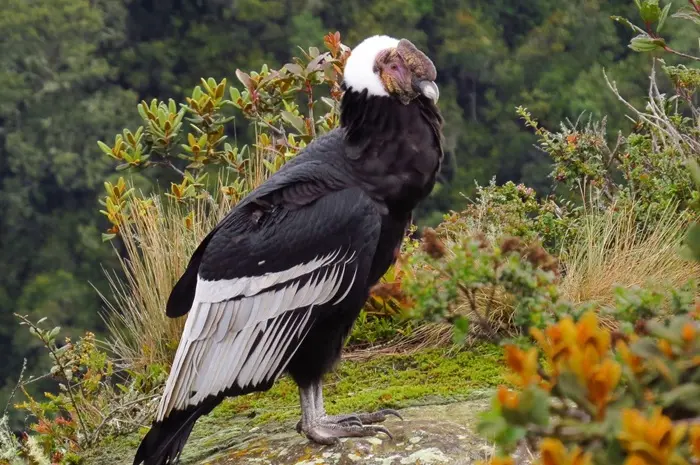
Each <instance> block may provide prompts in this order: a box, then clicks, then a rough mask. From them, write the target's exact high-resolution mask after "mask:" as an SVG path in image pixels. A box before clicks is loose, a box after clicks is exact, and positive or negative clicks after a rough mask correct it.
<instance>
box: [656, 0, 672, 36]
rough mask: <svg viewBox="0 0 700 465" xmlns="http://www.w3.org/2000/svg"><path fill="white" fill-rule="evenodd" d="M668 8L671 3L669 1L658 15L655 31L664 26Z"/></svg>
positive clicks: (659, 30)
mask: <svg viewBox="0 0 700 465" xmlns="http://www.w3.org/2000/svg"><path fill="white" fill-rule="evenodd" d="M670 9H671V4H670V3H669V4H668V5H666V6H665V7H664V9H663V10H662V11H661V16H660V17H659V24H658V25H657V26H656V32H661V29H662V28H663V27H664V23H665V22H666V18H668V12H669V10H670Z"/></svg>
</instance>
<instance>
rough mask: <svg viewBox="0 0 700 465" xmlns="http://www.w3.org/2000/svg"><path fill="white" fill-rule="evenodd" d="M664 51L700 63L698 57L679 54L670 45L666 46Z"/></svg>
mask: <svg viewBox="0 0 700 465" xmlns="http://www.w3.org/2000/svg"><path fill="white" fill-rule="evenodd" d="M664 50H666V51H667V52H669V53H673V54H674V55H678V56H680V57H683V58H688V59H689V60H695V61H700V57H696V56H693V55H688V54H687V53H683V52H679V51H678V50H674V49H672V48H671V47H669V46H668V45H665V46H664Z"/></svg>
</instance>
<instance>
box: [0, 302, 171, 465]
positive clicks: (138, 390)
mask: <svg viewBox="0 0 700 465" xmlns="http://www.w3.org/2000/svg"><path fill="white" fill-rule="evenodd" d="M18 318H19V319H20V320H21V324H22V325H25V326H27V327H28V328H29V331H30V332H31V334H32V335H34V336H35V337H36V338H37V339H38V340H39V341H40V342H41V344H42V345H43V347H44V349H46V350H47V351H48V354H49V356H50V358H51V360H52V367H51V370H50V372H49V374H48V375H47V376H50V377H51V378H53V379H54V380H56V381H57V383H58V391H57V392H56V393H50V392H46V393H44V396H45V399H42V400H37V399H35V398H33V397H32V396H31V395H30V394H29V393H28V392H27V390H26V389H25V387H26V385H27V384H29V383H31V382H33V381H35V379H32V378H30V379H29V380H27V381H21V382H20V385H19V386H20V389H21V390H22V392H23V394H24V396H25V397H26V400H25V401H23V402H20V403H18V404H16V405H15V408H17V409H19V410H24V411H26V412H27V413H28V414H29V417H30V418H32V420H33V421H34V422H33V423H32V424H31V425H30V426H29V428H30V429H31V430H32V431H33V432H34V433H35V434H34V435H31V436H26V435H25V436H24V438H23V440H22V441H21V442H20V441H16V440H13V439H12V438H11V437H10V436H9V434H11V433H9V432H5V431H6V430H4V429H1V428H0V444H2V446H3V451H5V450H7V452H3V454H9V453H10V452H11V451H12V450H13V449H14V452H15V453H16V454H17V455H18V456H19V457H24V458H27V459H30V460H32V461H34V462H36V463H49V462H48V460H46V458H45V457H50V460H51V463H67V464H68V463H78V462H79V457H80V456H79V454H80V452H81V451H83V450H84V449H85V448H87V447H90V446H93V445H94V444H96V443H97V442H99V441H100V440H101V439H103V438H104V437H106V436H109V435H115V434H121V433H126V432H130V431H133V430H136V429H137V428H138V427H140V425H141V424H142V423H143V422H144V421H145V420H146V419H147V418H150V416H151V415H152V414H153V413H154V411H155V407H156V404H155V402H154V399H155V397H156V396H155V395H154V394H153V386H158V385H160V384H162V383H163V382H164V378H165V375H166V372H165V370H163V369H159V370H158V369H152V370H151V371H150V372H147V374H145V375H144V374H141V373H133V372H131V373H115V370H114V364H113V362H112V361H111V360H110V358H109V356H108V354H107V353H106V352H105V351H103V350H100V349H99V348H98V346H97V342H96V341H95V336H94V334H92V333H86V334H85V335H84V336H82V337H81V338H79V339H78V340H77V341H75V342H73V341H71V340H70V339H68V338H66V339H65V341H64V343H62V344H61V343H60V342H59V341H58V335H59V333H60V328H59V327H55V328H52V329H45V328H44V320H45V319H42V320H39V321H37V322H32V321H30V320H29V319H27V318H26V317H24V316H20V315H18ZM8 460H9V459H8Z"/></svg>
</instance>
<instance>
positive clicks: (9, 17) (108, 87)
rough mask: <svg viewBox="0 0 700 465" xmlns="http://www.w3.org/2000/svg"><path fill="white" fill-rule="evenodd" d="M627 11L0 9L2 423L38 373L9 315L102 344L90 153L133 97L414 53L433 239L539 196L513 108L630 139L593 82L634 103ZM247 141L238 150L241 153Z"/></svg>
mask: <svg viewBox="0 0 700 465" xmlns="http://www.w3.org/2000/svg"><path fill="white" fill-rule="evenodd" d="M679 2H680V0H679ZM680 3H683V2H680ZM633 8H634V5H633V4H632V3H631V2H629V1H628V0H613V1H604V0H576V1H569V2H562V1H559V0H531V1H528V2H522V1H520V0H493V1H489V2H487V1H476V0H432V1H431V0H391V1H389V0H334V1H325V0H269V1H264V0H0V37H2V40H0V276H1V278H0V408H1V407H2V406H4V404H5V402H4V401H5V399H7V397H8V395H9V393H10V391H11V390H12V388H13V386H14V385H15V383H16V381H17V377H18V375H19V373H20V370H21V367H22V363H23V359H24V358H26V359H28V362H29V363H28V365H29V366H30V367H32V372H34V373H39V372H41V371H42V369H45V368H46V367H47V366H48V364H49V361H48V360H43V361H42V362H39V358H40V355H41V354H42V352H41V351H42V350H43V348H41V347H40V346H39V342H38V341H36V340H35V339H34V338H32V337H31V335H30V334H28V333H27V332H26V331H18V324H17V320H16V319H15V317H14V316H13V312H17V313H21V314H27V315H29V316H30V318H32V319H37V318H39V317H44V316H46V317H49V319H50V321H51V322H52V323H53V324H56V325H61V326H62V327H63V328H64V330H67V333H68V334H74V335H77V334H80V333H82V332H83V331H84V330H86V329H91V330H94V331H96V332H97V333H98V334H99V333H100V331H101V330H103V327H102V322H101V320H100V317H99V311H100V308H101V302H100V299H99V297H98V294H97V292H96V290H95V288H97V289H98V290H102V291H106V289H107V286H106V279H105V274H104V269H107V270H111V269H114V268H117V266H116V259H115V254H114V251H113V245H111V244H110V243H103V242H102V241H101V237H100V233H101V231H103V230H104V229H105V226H106V220H104V218H103V217H102V215H100V214H99V212H98V210H99V205H98V197H99V196H100V194H101V193H102V189H103V187H102V184H103V181H104V180H105V179H110V176H114V175H115V174H114V165H113V164H110V161H109V160H108V158H107V157H105V156H104V155H103V154H102V153H101V152H100V150H99V148H98V146H97V144H96V141H97V140H108V139H109V140H111V138H112V137H113V135H114V134H115V133H118V132H119V131H120V130H121V129H122V128H124V127H135V126H136V125H137V123H138V118H139V117H138V113H137V112H136V105H137V103H138V102H139V101H140V100H141V99H145V100H150V99H151V98H159V99H164V100H167V99H168V98H173V99H175V100H182V99H183V98H184V94H185V92H189V90H190V89H191V88H192V87H193V86H194V85H196V84H197V83H198V82H199V79H200V77H208V76H211V77H214V78H215V79H217V80H218V79H221V78H224V77H227V78H228V79H229V81H230V82H234V81H235V70H236V69H237V68H240V69H242V70H249V69H259V67H260V66H261V65H262V64H263V63H268V64H269V65H270V66H271V67H278V66H281V65H283V64H284V63H286V62H287V61H288V60H289V58H290V57H291V56H292V54H294V53H296V52H297V50H296V46H297V45H301V46H303V47H308V46H311V45H317V46H321V45H322V38H323V36H324V34H326V33H327V32H329V31H336V30H337V31H340V33H341V35H342V40H343V42H344V43H345V44H347V45H349V46H350V47H352V46H354V45H355V44H357V43H358V41H360V40H361V39H363V38H365V37H366V36H368V35H370V34H377V33H384V34H390V35H393V36H396V37H406V38H409V39H410V40H411V41H413V42H414V43H415V44H416V45H417V46H418V47H419V48H421V49H422V50H424V51H425V52H426V53H427V54H428V55H429V56H430V57H431V58H432V59H433V60H434V62H435V64H436V66H437V68H438V72H439V76H438V84H439V86H440V89H441V98H440V105H441V108H442V110H443V112H444V114H445V117H446V121H447V127H446V136H447V145H446V147H447V150H448V151H449V153H450V155H451V163H450V165H449V166H448V169H449V171H450V173H451V174H452V176H451V180H450V182H449V183H448V184H446V185H443V186H441V187H440V189H439V190H438V191H437V192H436V193H435V195H434V196H433V197H432V198H431V199H430V200H429V201H428V202H427V203H426V204H425V205H424V206H423V207H422V210H421V216H420V220H421V221H422V222H424V223H435V222H436V221H437V220H438V219H439V218H440V217H441V214H442V213H444V212H446V211H448V210H449V209H460V208H462V207H463V206H464V205H465V204H466V202H467V200H466V198H465V197H464V196H465V195H466V196H468V195H469V194H470V193H472V192H473V191H474V188H475V182H478V183H480V184H485V183H487V182H488V181H489V180H490V179H491V178H492V177H494V176H495V177H496V179H497V181H498V182H499V183H501V182H504V181H507V180H513V181H518V182H524V183H526V184H527V185H529V186H532V187H534V188H536V189H537V191H538V193H539V194H546V193H547V192H548V189H549V186H550V180H549V179H548V178H547V174H548V172H549V171H550V169H549V168H550V166H549V161H548V160H547V157H546V155H545V154H542V153H540V152H539V151H538V150H537V149H535V148H534V147H533V143H534V142H535V138H534V135H533V134H532V131H531V130H528V129H526V128H525V127H524V125H523V124H522V122H521V121H519V120H518V117H517V115H516V113H515V107H516V106H517V105H523V106H526V107H527V108H528V109H529V110H530V111H531V112H532V113H533V114H534V115H535V116H536V117H537V118H538V119H539V120H540V121H541V122H542V123H543V124H544V125H545V126H548V127H550V128H556V127H557V126H558V125H559V122H560V121H562V120H565V119H566V118H570V119H573V120H575V119H576V118H577V117H579V116H580V115H581V114H582V112H583V111H584V110H585V111H586V113H585V114H584V117H585V118H588V117H589V115H590V116H592V117H593V118H594V119H599V118H601V117H603V116H604V115H607V118H608V128H609V133H610V135H611V137H612V136H614V134H615V133H616V132H617V131H618V130H625V131H629V129H630V123H629V121H628V120H627V119H626V118H625V117H624V107H623V106H622V104H620V103H619V102H618V101H617V100H616V98H615V96H614V95H613V93H612V92H610V91H609V90H608V88H607V86H606V84H605V81H604V78H603V69H605V70H606V72H607V73H608V75H609V76H610V77H611V79H613V80H615V81H617V82H618V86H619V89H620V91H621V93H622V95H627V96H629V95H635V96H640V97H642V96H643V95H645V91H644V88H645V87H646V86H647V85H648V82H647V79H646V76H645V75H644V73H640V72H639V70H640V69H645V68H646V67H647V66H646V64H647V63H648V62H649V60H650V57H649V56H648V55H640V54H636V53H634V52H632V51H631V50H629V49H628V48H627V47H626V44H627V43H628V38H629V37H630V35H631V33H630V31H629V30H628V29H625V28H623V26H620V25H618V24H616V23H615V22H613V21H612V20H611V19H610V15H612V14H619V15H623V16H629V17H634V16H635V14H636V13H635V11H633ZM672 35H673V38H674V39H675V40H676V41H677V43H678V42H681V43H683V42H686V43H689V41H690V37H692V36H691V35H690V34H689V35H688V39H687V40H684V36H683V35H684V31H683V30H682V29H680V30H674V31H673V32H672ZM679 48H683V47H682V46H679ZM242 127H243V130H242V131H241V132H239V133H237V134H236V137H237V139H238V141H240V142H247V141H249V140H250V137H251V135H250V134H246V133H245V125H242ZM138 176H141V175H138ZM146 176H147V177H140V178H137V179H135V182H136V183H137V185H138V186H140V187H141V188H142V189H144V190H152V189H158V186H167V185H168V182H169V180H170V178H169V176H170V174H169V173H168V172H166V171H158V170H149V172H148V174H147V175H146ZM93 286H94V287H93ZM44 362H45V363H44Z"/></svg>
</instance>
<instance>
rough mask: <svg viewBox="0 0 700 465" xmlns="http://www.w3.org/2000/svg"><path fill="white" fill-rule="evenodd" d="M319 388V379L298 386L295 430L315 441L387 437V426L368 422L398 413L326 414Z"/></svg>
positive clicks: (321, 442)
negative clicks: (297, 420)
mask: <svg viewBox="0 0 700 465" xmlns="http://www.w3.org/2000/svg"><path fill="white" fill-rule="evenodd" d="M322 390H323V389H322V383H321V381H318V382H317V383H314V384H312V385H310V386H308V387H305V388H300V389H299V392H300V397H301V421H300V422H299V424H297V430H301V431H302V432H303V433H304V434H305V435H306V437H308V438H309V439H311V440H312V441H314V442H317V443H319V444H335V443H337V442H338V439H339V438H347V437H365V436H374V435H376V434H377V433H384V434H386V435H387V436H389V437H391V433H390V432H389V430H388V429H386V428H385V427H383V426H375V425H372V424H370V423H375V422H379V421H384V419H386V415H396V416H398V417H399V418H401V416H400V415H399V414H398V412H396V411H395V410H391V409H386V410H381V411H379V412H375V413H361V414H350V415H332V416H329V415H326V412H325V409H324V407H323V393H322ZM363 418H364V419H365V420H367V424H363V421H362V419H363Z"/></svg>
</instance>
